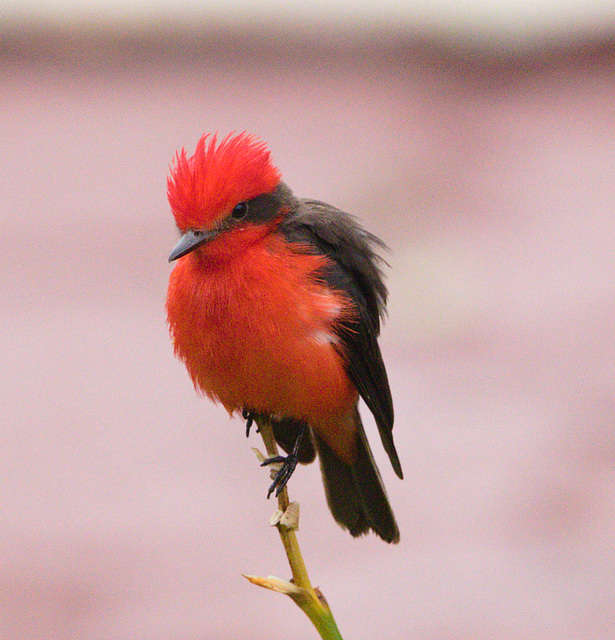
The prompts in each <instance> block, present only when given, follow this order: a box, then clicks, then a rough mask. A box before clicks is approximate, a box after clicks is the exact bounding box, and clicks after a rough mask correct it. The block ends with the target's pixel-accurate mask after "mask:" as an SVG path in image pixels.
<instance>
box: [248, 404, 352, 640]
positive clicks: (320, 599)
mask: <svg viewBox="0 0 615 640" xmlns="http://www.w3.org/2000/svg"><path fill="white" fill-rule="evenodd" d="M256 423H257V424H258V428H259V431H260V434H261V436H262V438H263V442H264V443H265V447H266V449H267V455H268V456H269V457H275V456H277V455H278V447H277V444H276V441H275V437H274V435H273V428H272V426H271V423H270V422H269V420H266V419H264V418H262V417H260V416H259V417H258V418H257V420H256ZM289 504H290V501H289V499H288V491H287V490H286V487H284V489H282V491H281V492H280V495H279V496H278V508H279V510H280V512H282V513H284V512H286V511H287V509H288V507H289ZM276 527H277V529H278V532H279V534H280V538H281V540H282V544H283V545H284V550H285V551H286V557H287V558H288V563H289V565H290V569H291V571H292V574H293V578H292V583H288V582H285V581H283V580H279V579H277V578H267V579H263V578H257V577H254V576H246V578H248V580H250V581H251V582H253V583H255V584H258V585H260V586H263V587H267V588H268V589H273V590H274V591H280V592H282V593H286V595H288V596H290V597H291V598H292V599H293V600H294V601H295V602H296V603H297V605H298V606H299V607H300V608H301V609H302V610H303V611H304V612H305V614H306V615H307V616H308V618H309V619H310V620H311V621H312V624H313V625H314V626H315V627H316V629H317V630H318V633H319V634H320V636H321V638H323V640H343V639H342V636H341V634H340V632H339V629H338V628H337V625H336V624H335V619H334V618H333V614H332V613H331V609H329V605H328V604H327V601H326V600H325V598H324V596H323V595H322V593H320V590H319V589H314V587H312V583H311V582H310V578H309V576H308V572H307V569H306V567H305V562H304V561H303V556H302V555H301V550H300V549H299V543H298V541H297V536H296V534H295V528H296V527H289V526H287V525H285V524H282V522H280V521H279V520H278V522H277V524H276Z"/></svg>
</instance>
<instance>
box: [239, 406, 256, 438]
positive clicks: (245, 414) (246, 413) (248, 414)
mask: <svg viewBox="0 0 615 640" xmlns="http://www.w3.org/2000/svg"><path fill="white" fill-rule="evenodd" d="M241 417H242V418H243V419H244V420H245V421H246V438H249V437H250V429H251V428H252V425H253V424H254V418H255V417H256V414H255V413H253V412H252V411H250V410H249V409H244V410H243V411H242V412H241ZM256 433H259V428H258V426H257V427H256Z"/></svg>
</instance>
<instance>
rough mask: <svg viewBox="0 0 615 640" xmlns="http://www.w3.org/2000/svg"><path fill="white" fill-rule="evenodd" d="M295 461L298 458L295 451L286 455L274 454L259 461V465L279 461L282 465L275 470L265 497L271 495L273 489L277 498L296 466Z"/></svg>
mask: <svg viewBox="0 0 615 640" xmlns="http://www.w3.org/2000/svg"><path fill="white" fill-rule="evenodd" d="M297 462H299V459H298V458H297V455H296V454H295V453H291V454H289V455H287V456H274V457H273V458H267V459H266V460H264V461H263V462H261V467H265V466H267V465H270V464H276V463H281V464H282V466H281V468H280V470H279V471H277V472H276V474H275V476H274V478H273V482H272V483H271V486H270V487H269V491H267V498H270V497H271V494H272V493H273V492H274V491H275V497H276V498H277V497H278V496H279V495H280V493H281V492H282V490H283V489H284V487H285V486H286V483H287V482H288V481H289V480H290V477H291V476H292V475H293V471H294V470H295V467H296V466H297Z"/></svg>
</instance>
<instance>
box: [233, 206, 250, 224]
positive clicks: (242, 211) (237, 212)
mask: <svg viewBox="0 0 615 640" xmlns="http://www.w3.org/2000/svg"><path fill="white" fill-rule="evenodd" d="M247 213H248V203H247V202H240V203H239V204H238V205H237V206H236V207H235V208H234V209H233V210H232V211H231V216H232V217H233V218H234V219H235V220H241V219H242V218H245V217H246V215H247Z"/></svg>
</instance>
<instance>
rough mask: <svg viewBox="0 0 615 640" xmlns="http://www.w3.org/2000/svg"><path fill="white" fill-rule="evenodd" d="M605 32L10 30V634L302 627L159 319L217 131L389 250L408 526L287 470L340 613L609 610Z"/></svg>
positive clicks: (370, 627)
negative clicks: (361, 521)
mask: <svg viewBox="0 0 615 640" xmlns="http://www.w3.org/2000/svg"><path fill="white" fill-rule="evenodd" d="M612 33H613V32H612V31H610V32H609V35H608V37H607V36H606V35H605V32H600V33H596V34H595V35H592V33H585V34H584V35H582V36H581V35H579V36H577V37H570V38H561V39H553V40H551V41H549V42H547V41H546V40H538V41H534V42H531V43H527V45H526V46H524V47H520V48H517V49H515V50H509V49H505V48H499V47H498V45H497V42H491V43H490V44H489V46H488V47H487V46H485V47H483V46H482V45H481V44H480V42H479V43H476V42H474V43H472V42H465V43H464V42H449V43H448V44H446V43H445V42H444V41H441V40H439V39H438V37H437V34H436V33H424V34H422V35H421V36H420V37H419V36H418V35H416V34H415V35H414V36H409V35H408V34H406V35H404V34H401V33H397V32H395V31H387V30H386V29H382V30H375V31H370V32H363V33H362V34H361V35H358V36H356V37H353V36H352V34H351V33H350V32H346V33H344V34H343V35H341V36H340V37H339V38H336V37H335V35H334V34H333V33H332V32H330V33H328V34H326V35H325V37H324V38H321V37H319V35H318V33H316V32H303V33H300V34H291V32H287V33H285V34H283V35H282V36H279V35H278V36H276V34H275V33H274V32H273V31H269V32H266V33H265V37H264V38H263V37H262V31H258V30H254V29H252V30H251V29H250V28H246V29H245V30H239V29H230V30H224V29H215V28H213V27H212V28H210V29H208V30H207V29H206V30H203V31H201V30H199V29H195V30H192V31H191V30H190V29H187V30H185V31H183V30H178V29H175V30H174V29H171V28H169V29H167V30H165V28H159V29H155V30H153V31H151V32H148V31H147V30H142V31H137V32H133V31H117V32H116V31H114V30H113V29H108V30H105V29H102V28H101V29H99V30H90V31H80V30H71V29H70V28H61V29H58V30H55V29H38V28H36V27H29V28H26V27H23V28H21V30H15V29H13V30H11V29H9V28H7V29H5V31H4V33H0V107H1V111H0V139H1V145H0V150H1V153H0V175H1V182H2V189H1V192H0V211H1V216H0V228H1V232H2V236H3V239H4V241H3V243H2V248H1V249H0V252H1V253H2V256H3V260H2V262H3V265H4V269H3V274H2V276H0V291H1V293H2V299H3V301H4V304H3V305H2V308H1V309H0V323H1V325H0V326H1V334H0V335H1V337H0V354H1V355H0V357H1V362H2V367H1V371H0V388H1V391H2V406H3V414H4V419H3V427H2V430H1V432H0V581H1V583H0V639H1V640H13V639H17V638H23V639H34V638H37V639H38V638H45V640H55V639H58V640H60V639H61V640H73V639H74V640H86V639H87V640H123V639H126V638H130V639H131V640H154V639H156V640H180V639H181V640H196V639H197V638H198V639H200V638H203V639H204V638H207V639H208V640H211V639H216V638H220V639H222V638H224V639H230V638H246V637H249V638H252V639H254V640H259V639H265V638H270V637H277V638H285V637H293V638H297V639H304V638H305V639H306V640H307V639H309V638H315V637H316V633H315V631H314V630H313V628H312V627H311V625H310V623H309V622H308V620H307V618H305V617H304V615H303V614H302V613H301V612H300V611H299V610H298V609H297V608H296V607H295V605H293V604H292V602H290V600H288V599H286V598H284V597H282V596H279V595H276V594H273V593H270V592H267V591H265V590H260V589H257V588H256V587H253V586H251V585H250V584H248V583H247V582H246V581H245V580H244V579H243V578H242V577H241V573H251V574H260V575H264V576H266V575H270V574H273V575H277V576H279V577H282V578H288V577H289V575H290V573H289V569H288V566H287V564H286V560H285V557H284V553H283V550H282V547H281V545H280V542H279V539H278V536H277V533H276V531H275V530H274V529H271V528H270V527H269V526H268V524H267V521H268V517H269V515H270V514H271V513H272V512H273V511H274V509H275V505H274V503H273V501H269V502H267V501H266V500H265V494H266V488H267V486H268V475H267V473H266V472H265V471H264V470H262V469H260V468H259V467H258V464H257V461H256V458H255V456H254V454H253V453H252V451H251V450H250V447H251V446H259V439H258V438H257V437H256V436H255V435H253V436H252V437H251V438H250V441H246V439H245V436H244V426H243V424H242V423H241V422H240V421H229V419H228V417H227V415H226V414H225V412H224V411H223V410H222V409H221V408H219V407H215V406H213V405H212V404H210V403H209V402H208V401H205V400H202V399H199V398H197V396H196V394H195V393H194V390H193V389H192V386H191V383H190V381H189V378H188V376H187V374H186V372H185V371H184V368H183V366H182V365H181V364H180V363H179V362H177V361H176V360H175V359H174V358H173V354H172V349H171V345H170V342H169V339H168V334H167V328H166V320H165V312H164V300H165V295H166V284H167V278H168V274H169V272H170V269H171V267H170V266H169V265H168V264H167V256H168V253H169V251H170V249H171V248H172V246H173V244H174V242H175V239H176V232H175V229H174V227H173V223H172V217H171V215H170V213H169V210H168V205H167V202H166V197H165V190H166V184H165V176H166V172H167V169H168V166H169V163H170V161H171V159H172V156H173V154H174V152H175V151H176V149H178V148H180V147H181V146H186V148H187V149H188V150H189V151H192V150H193V149H194V145H195V143H196V141H197V139H198V138H199V136H200V135H201V134H202V133H203V132H205V131H212V130H219V131H220V132H221V133H225V132H228V131H231V130H237V131H242V130H249V131H251V132H253V133H255V134H258V135H259V136H261V137H262V138H263V139H264V140H266V141H267V142H268V144H269V146H270V148H271V149H272V152H273V157H274V161H275V162H276V164H277V165H278V166H279V167H280V168H281V170H282V172H283V175H284V179H285V180H286V181H287V182H288V183H289V184H290V185H291V186H292V187H293V189H294V191H295V193H297V194H298V195H301V196H310V197H316V198H319V199H322V200H325V201H327V202H330V203H332V204H335V205H337V206H339V207H341V208H344V209H346V210H348V211H350V212H352V213H355V214H357V215H358V216H360V217H361V219H362V220H363V222H364V224H365V226H366V227H367V228H369V229H370V230H371V231H373V232H375V233H377V234H378V235H379V236H381V237H382V238H383V239H384V240H385V241H386V243H387V244H388V245H389V246H390V248H391V250H392V252H391V254H390V256H389V258H388V260H389V262H390V264H391V269H390V271H389V278H388V282H389V287H390V292H391V300H390V313H389V319H388V322H387V324H386V326H385V328H384V332H383V336H382V348H383V352H384V356H385V361H386V362H387V365H388V369H389V375H390V378H391V384H392V388H393V393H394V398H395V404H396V416H397V422H396V431H395V436H396V442H397V447H398V451H399V453H400V457H401V459H402V464H403V466H404V471H405V474H406V479H405V480H404V481H403V482H400V481H399V480H397V478H396V477H395V476H394V474H393V472H392V469H391V468H390V466H389V464H388V462H387V460H386V459H385V456H384V455H383V452H382V450H381V447H380V444H379V442H378V440H377V439H375V440H373V442H374V448H375V450H376V455H377V459H378V461H379V464H380V467H381V471H382V474H383V476H384V479H385V482H386V484H387V487H388V491H389V495H390V498H391V502H392V504H393V507H394V509H395V511H396V514H397V516H398V520H399V524H400V529H401V535H402V539H401V542H400V544H399V545H397V546H388V545H385V544H384V543H382V542H381V541H380V540H378V539H377V538H375V537H367V538H362V539H358V540H352V539H351V538H350V536H349V535H348V534H347V533H345V532H343V531H342V530H341V529H339V528H338V527H337V526H336V525H335V523H334V522H333V520H332V518H331V517H330V515H329V513H328V510H327V508H326V505H325V499H324V495H323V491H322V486H321V482H320V472H319V470H318V467H317V466H316V465H313V466H311V467H301V468H300V469H299V470H298V471H297V472H296V474H295V476H294V477H293V480H292V481H291V485H290V489H291V498H292V499H295V500H298V501H299V502H300V503H301V525H300V532H299V540H300V543H301V545H302V550H303V553H304V557H305V559H306V562H307V564H308V568H309V570H310V573H311V577H312V580H313V582H314V584H316V585H320V587H321V588H322V590H323V592H324V593H325V595H326V596H327V598H328V600H329V603H330V605H331V607H332V609H333V611H334V614H335V616H336V619H337V622H338V625H339V627H340V630H341V631H342V634H343V635H344V637H345V638H348V639H350V638H357V639H358V638H376V637H377V638H413V639H419V640H436V639H438V640H440V639H455V640H494V639H497V640H509V639H513V638H523V639H524V640H581V639H588V638H592V639H596V640H607V639H611V638H613V637H615V430H614V426H615V424H614V423H615V417H614V416H615V346H614V339H613V337H614V334H615V306H614V299H615V257H614V256H615V251H614V247H615V215H614V209H615V187H614V184H615V180H614V169H615V137H614V125H615V73H614V69H615V67H614V62H615V48H614V47H613V46H612ZM363 413H364V415H366V413H367V412H366V411H365V410H364V412H363ZM370 426H371V422H370ZM372 434H373V430H372Z"/></svg>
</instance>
